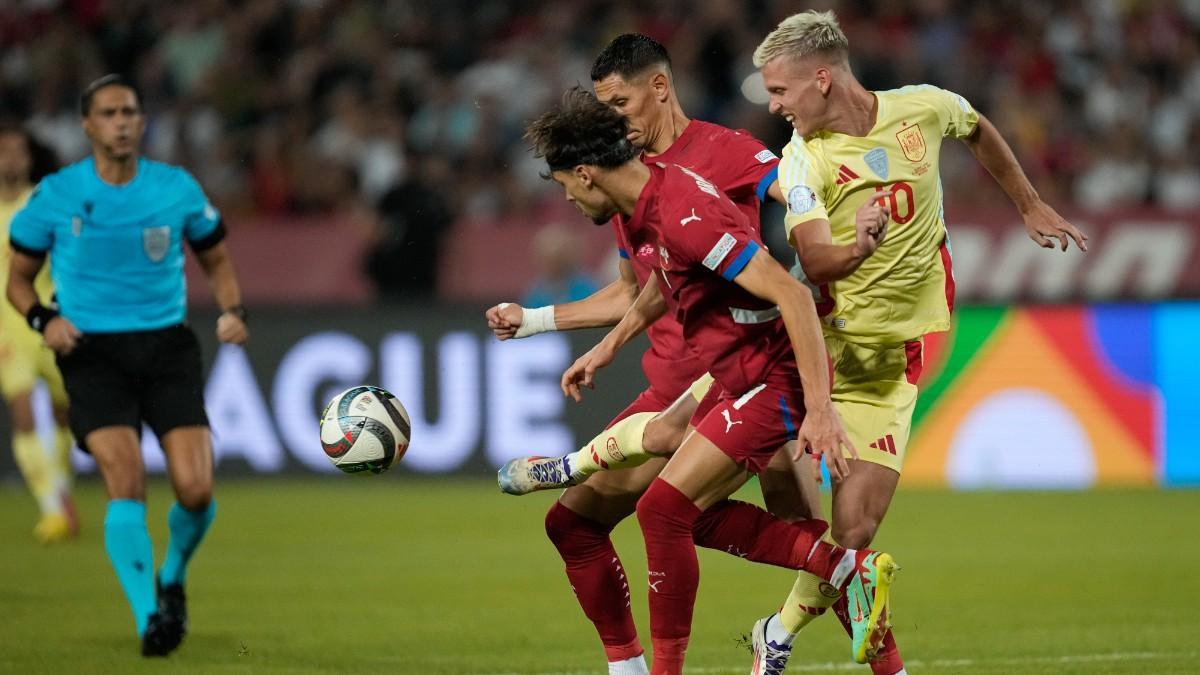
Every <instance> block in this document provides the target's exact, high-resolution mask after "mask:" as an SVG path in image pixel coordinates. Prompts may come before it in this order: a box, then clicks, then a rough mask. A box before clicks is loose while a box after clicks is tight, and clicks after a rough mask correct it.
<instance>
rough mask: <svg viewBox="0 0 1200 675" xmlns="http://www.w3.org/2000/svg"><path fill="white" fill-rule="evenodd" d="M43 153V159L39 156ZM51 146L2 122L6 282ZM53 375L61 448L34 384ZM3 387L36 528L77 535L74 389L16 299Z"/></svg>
mask: <svg viewBox="0 0 1200 675" xmlns="http://www.w3.org/2000/svg"><path fill="white" fill-rule="evenodd" d="M35 155H37V157H36V159H37V160H39V161H35ZM43 158H45V159H49V151H48V150H43V149H42V148H41V147H39V146H36V145H35V141H34V140H33V138H32V137H31V136H29V134H28V133H27V132H26V131H25V130H23V129H22V128H21V127H18V126H9V125H0V237H3V244H0V288H3V287H4V286H5V285H7V283H8V265H9V258H10V253H11V248H10V247H9V245H8V224H9V223H10V222H11V221H12V217H13V214H15V213H16V212H17V211H19V210H21V207H22V206H24V205H25V202H26V201H28V199H29V195H30V194H31V193H32V192H33V184H34V183H35V182H36V181H37V180H38V179H40V178H41V176H42V175H44V174H46V173H49V171H50V170H52V169H53V167H52V166H42V165H45V164H52V163H53V162H52V161H50V162H47V161H40V160H42V159H43ZM35 285H36V288H37V291H38V296H39V297H40V298H41V299H42V302H43V303H45V304H50V301H51V300H50V299H51V296H52V295H53V289H52V288H51V286H50V267H49V266H46V267H44V268H43V269H42V273H41V274H40V275H38V278H37V281H36V284H35ZM39 378H40V379H41V380H42V381H43V382H45V383H46V387H47V388H48V389H49V391H50V398H51V401H52V402H53V404H54V421H55V425H56V430H55V437H54V438H55V443H54V446H55V447H54V454H53V456H50V455H48V454H47V453H46V451H45V449H44V448H43V447H42V442H41V441H40V440H39V439H38V435H37V432H36V431H35V430H34V419H33V406H32V398H33V396H32V395H33V389H34V386H35V385H36V384H37V380H38V379H39ZM0 393H2V394H3V395H4V400H5V402H6V403H7V404H8V411H9V415H10V416H11V417H12V422H13V435H12V445H13V455H14V456H15V457H16V460H17V466H18V467H19V468H20V469H21V474H22V475H23V476H24V477H25V482H26V483H27V484H28V485H29V489H30V490H31V491H32V492H33V494H34V496H35V497H37V500H38V506H39V507H40V508H41V514H42V515H41V518H40V519H39V520H38V522H37V525H36V526H35V527H34V529H33V534H34V537H36V538H37V539H38V541H41V542H42V543H47V544H48V543H52V542H56V541H60V540H62V539H66V538H68V537H72V536H74V535H75V534H76V533H77V532H78V529H79V524H78V520H77V519H76V517H75V507H74V505H73V503H72V501H71V467H70V461H69V460H70V451H71V446H72V445H73V444H74V442H73V440H72V438H71V432H70V431H69V430H68V428H67V394H66V391H65V390H64V389H63V382H62V377H61V376H60V375H59V373H58V367H57V366H56V365H55V363H54V352H52V351H50V349H48V348H47V347H46V346H45V345H43V344H42V336H41V335H38V334H37V333H35V332H33V330H32V329H31V328H29V325H28V324H27V323H26V321H25V317H23V316H21V315H20V314H19V313H17V311H16V310H15V309H13V306H12V305H11V304H9V303H8V302H7V301H5V302H0Z"/></svg>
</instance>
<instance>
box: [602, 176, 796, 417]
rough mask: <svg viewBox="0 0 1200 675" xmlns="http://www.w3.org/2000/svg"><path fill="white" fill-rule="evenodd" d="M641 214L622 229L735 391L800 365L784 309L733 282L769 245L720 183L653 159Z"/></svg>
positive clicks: (688, 332)
mask: <svg viewBox="0 0 1200 675" xmlns="http://www.w3.org/2000/svg"><path fill="white" fill-rule="evenodd" d="M649 168H650V181H649V183H647V184H646V187H645V188H643V189H642V194H641V196H640V197H639V198H638V203H637V207H636V209H635V211H634V213H633V215H632V216H631V217H630V218H629V219H628V220H626V221H625V222H623V223H622V228H621V229H620V230H619V235H620V236H622V237H623V243H624V244H625V245H627V250H631V251H634V252H635V255H636V258H637V260H638V262H639V263H641V264H642V265H645V266H647V267H654V268H655V272H656V273H657V274H658V275H659V279H658V283H659V287H660V289H661V290H662V293H663V297H664V298H665V299H666V301H667V307H668V310H669V313H670V314H671V315H673V316H674V317H675V320H676V321H677V322H678V325H679V326H680V327H681V328H682V338H683V339H684V340H685V341H686V343H687V345H688V346H690V348H691V349H692V350H693V351H694V353H695V354H696V356H697V358H698V360H699V361H700V362H701V363H702V364H703V368H705V369H706V370H707V371H708V372H709V373H711V374H712V376H713V378H714V379H715V380H716V381H717V383H718V384H719V385H720V386H721V388H722V389H724V390H725V391H726V392H727V393H730V394H734V395H737V394H738V393H741V392H745V391H747V390H749V389H751V388H753V387H756V386H758V385H759V384H761V383H763V382H764V381H765V380H766V377H767V375H768V374H769V373H770V372H771V371H772V370H773V369H775V368H776V367H778V366H781V365H784V366H787V367H790V368H791V370H792V371H794V370H795V368H796V366H795V358H794V355H793V353H792V345H791V341H790V340H789V338H788V335H787V331H786V329H785V328H784V325H783V320H782V319H781V318H780V316H779V309H778V308H777V307H775V306H774V305H773V304H771V303H770V302H767V301H765V300H762V299H760V298H758V297H756V296H754V295H752V294H751V293H750V292H748V291H746V290H745V289H743V288H742V287H741V286H738V285H737V284H736V283H734V282H733V279H734V278H736V277H737V275H738V274H739V273H740V272H741V271H742V270H743V269H744V268H745V267H746V264H747V263H749V262H750V258H751V257H753V256H754V254H755V252H757V251H758V250H759V249H760V248H763V244H762V239H761V238H760V236H759V228H758V223H757V222H754V223H751V221H750V220H749V218H747V217H746V214H745V213H744V212H743V211H742V210H741V209H739V208H738V206H737V205H736V204H734V203H733V202H732V201H730V199H729V198H728V197H726V196H725V195H724V194H722V193H721V192H720V191H719V190H718V189H717V187H716V186H715V185H714V184H713V183H711V182H709V181H708V180H707V179H705V178H703V177H701V176H700V175H699V174H697V173H695V172H693V171H691V170H689V169H687V168H685V167H681V166H678V165H675V164H663V163H655V164H651V165H649Z"/></svg>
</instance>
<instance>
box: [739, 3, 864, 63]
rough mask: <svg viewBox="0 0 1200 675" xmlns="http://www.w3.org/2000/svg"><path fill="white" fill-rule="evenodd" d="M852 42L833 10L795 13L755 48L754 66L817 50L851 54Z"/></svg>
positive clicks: (835, 53) (829, 54) (780, 23)
mask: <svg viewBox="0 0 1200 675" xmlns="http://www.w3.org/2000/svg"><path fill="white" fill-rule="evenodd" d="M849 52H850V43H849V41H847V40H846V34H845V33H843V32H842V27H841V26H839V25H838V22H837V17H836V16H834V15H833V12H818V11H816V10H814V9H810V10H808V11H807V12H800V13H799V14H793V15H791V16H789V17H788V18H786V19H784V20H783V21H781V22H779V25H778V26H776V27H775V30H773V31H771V33H770V35H767V37H766V38H765V39H764V40H763V41H762V43H761V44H759V45H758V48H757V49H755V50H754V67H755V68H762V67H763V66H765V65H767V64H768V63H770V62H771V61H773V60H774V59H776V58H777V57H780V56H788V57H791V58H797V59H800V58H804V57H806V56H811V55H813V54H823V55H827V56H834V57H837V58H838V59H840V60H845V59H846V58H848V56H849Z"/></svg>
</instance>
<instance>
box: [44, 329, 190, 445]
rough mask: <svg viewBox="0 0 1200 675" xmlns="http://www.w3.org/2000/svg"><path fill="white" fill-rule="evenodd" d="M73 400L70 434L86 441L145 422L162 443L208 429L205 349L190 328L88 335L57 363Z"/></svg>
mask: <svg viewBox="0 0 1200 675" xmlns="http://www.w3.org/2000/svg"><path fill="white" fill-rule="evenodd" d="M58 368H59V370H60V371H61V372H62V376H63V382H64V384H66V388H67V396H68V397H69V398H70V415H69V417H70V421H71V432H72V433H73V434H75V439H76V440H77V441H78V443H79V447H81V448H83V449H84V450H85V451H86V450H87V447H86V445H85V443H84V439H86V438H87V435H88V434H89V433H91V432H93V431H95V430H96V429H100V428H103V427H111V426H129V427H133V428H134V429H135V430H136V432H137V433H138V434H139V435H140V434H141V429H142V422H145V423H146V424H147V425H149V427H150V429H151V430H153V431H154V433H155V434H156V435H157V436H158V437H159V438H162V436H163V435H164V434H166V433H167V432H168V431H171V430H172V429H175V428H178V427H184V426H197V425H199V426H208V415H206V414H205V412H204V377H203V372H202V367H201V364H200V343H199V342H198V341H197V340H196V334H195V333H193V332H192V329H191V328H190V327H188V326H187V325H186V324H178V325H175V326H171V327H169V328H162V329H159V330H150V331H137V332H131V333H91V334H87V335H84V336H83V338H82V339H81V340H80V341H79V343H78V344H77V345H76V347H75V350H74V351H72V352H71V353H70V354H69V355H67V356H65V357H64V356H59V357H58Z"/></svg>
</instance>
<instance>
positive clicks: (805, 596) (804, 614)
mask: <svg viewBox="0 0 1200 675" xmlns="http://www.w3.org/2000/svg"><path fill="white" fill-rule="evenodd" d="M841 595H842V594H841V593H840V592H839V591H838V590H837V589H836V588H834V587H833V585H832V584H830V583H829V582H828V581H825V580H824V579H822V578H821V577H818V576H817V575H815V574H809V573H808V572H799V573H798V574H797V575H796V583H794V584H792V592H791V594H790V595H788V599H787V602H785V603H783V609H781V610H779V619H780V622H781V623H783V628H784V629H786V630H787V632H788V633H791V634H792V635H795V634H796V633H799V632H800V629H801V628H804V627H805V626H807V625H808V623H809V622H810V621H812V620H813V619H815V618H817V617H818V616H821V615H822V614H824V613H825V610H827V609H829V608H830V607H832V606H833V603H835V602H837V599H838V598H840V597H841Z"/></svg>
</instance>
